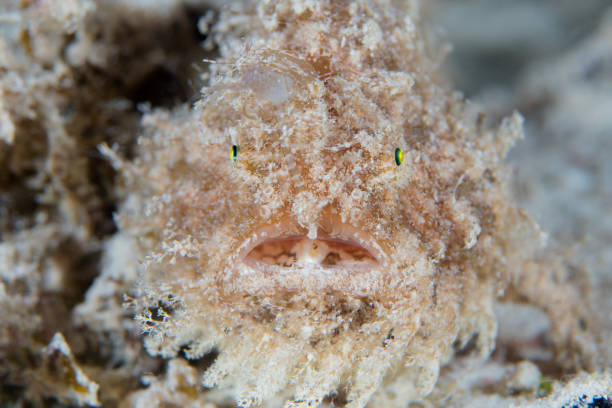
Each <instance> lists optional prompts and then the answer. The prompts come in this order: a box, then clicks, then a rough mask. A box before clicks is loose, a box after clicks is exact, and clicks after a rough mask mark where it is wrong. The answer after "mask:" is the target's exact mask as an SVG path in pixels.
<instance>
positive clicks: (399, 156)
mask: <svg viewBox="0 0 612 408" xmlns="http://www.w3.org/2000/svg"><path fill="white" fill-rule="evenodd" d="M403 162H404V152H403V151H402V149H400V148H399V147H398V148H397V149H395V164H397V165H398V166H399V165H400V164H402V163H403Z"/></svg>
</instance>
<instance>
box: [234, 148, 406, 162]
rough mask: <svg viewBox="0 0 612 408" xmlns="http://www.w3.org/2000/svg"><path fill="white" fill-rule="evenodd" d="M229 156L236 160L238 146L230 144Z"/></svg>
mask: <svg viewBox="0 0 612 408" xmlns="http://www.w3.org/2000/svg"><path fill="white" fill-rule="evenodd" d="M231 157H232V161H236V158H237V157H238V146H236V145H232V152H231ZM396 160H397V159H396Z"/></svg>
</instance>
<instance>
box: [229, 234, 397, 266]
mask: <svg viewBox="0 0 612 408" xmlns="http://www.w3.org/2000/svg"><path fill="white" fill-rule="evenodd" d="M325 227H326V228H325V230H322V229H321V230H319V231H318V233H317V237H316V238H314V239H311V238H309V237H308V236H307V235H306V234H305V233H300V232H299V231H296V228H293V226H288V225H287V224H279V225H276V226H266V227H263V228H260V229H258V230H257V231H256V232H255V233H254V234H253V236H251V237H250V238H249V239H248V242H246V243H245V245H243V248H242V249H241V251H240V259H241V260H242V264H243V265H244V266H246V267H248V268H249V269H255V270H259V271H261V272H274V271H276V272H279V273H282V272H294V271H297V270H300V271H303V272H305V273H307V272H333V271H334V270H344V271H353V272H360V271H367V270H371V269H375V268H377V267H379V266H380V264H381V263H383V261H384V259H385V254H384V252H383V251H382V249H381V248H380V246H379V245H378V244H377V243H376V241H375V240H374V239H372V237H371V236H370V235H369V234H366V233H364V232H363V231H361V230H359V229H357V228H354V227H352V226H350V225H347V224H344V223H340V222H328V223H326V224H325Z"/></svg>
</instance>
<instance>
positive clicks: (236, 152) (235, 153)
mask: <svg viewBox="0 0 612 408" xmlns="http://www.w3.org/2000/svg"><path fill="white" fill-rule="evenodd" d="M231 155H232V161H236V158H237V157H238V146H236V145H233V146H232V153H231Z"/></svg>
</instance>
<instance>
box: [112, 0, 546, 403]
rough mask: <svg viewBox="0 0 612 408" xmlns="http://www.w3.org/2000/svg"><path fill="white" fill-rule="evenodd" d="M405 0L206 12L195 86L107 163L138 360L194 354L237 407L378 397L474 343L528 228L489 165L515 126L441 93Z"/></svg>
mask: <svg viewBox="0 0 612 408" xmlns="http://www.w3.org/2000/svg"><path fill="white" fill-rule="evenodd" d="M418 6H419V5H418V2H416V1H407V2H396V1H391V0H369V1H366V0H363V1H355V2H344V1H332V0H320V1H302V0H287V1H273V0H272V1H261V2H253V3H249V2H241V3H236V4H232V5H230V6H229V7H230V9H228V10H227V11H226V12H224V13H222V14H221V16H220V20H219V22H218V23H217V25H216V28H214V29H213V32H211V33H210V34H209V35H212V36H214V38H216V39H217V40H218V42H219V44H220V54H221V55H220V57H219V61H220V62H223V63H219V64H212V65H211V71H212V73H213V75H212V78H213V79H211V81H210V85H209V86H207V87H205V88H204V89H203V96H202V98H201V100H200V101H199V102H198V103H197V104H196V105H195V106H194V107H193V108H184V109H183V110H182V111H178V110H177V111H176V112H172V114H169V113H168V112H162V111H159V112H155V113H152V114H150V115H148V117H147V118H146V119H145V124H146V125H147V126H148V128H147V129H148V130H147V133H146V134H145V135H143V136H142V137H141V139H140V151H139V154H138V156H137V158H136V159H135V160H134V162H133V163H132V164H131V165H130V166H129V170H128V171H126V173H127V175H126V178H127V183H128V185H127V187H128V190H129V191H130V193H129V195H128V198H127V200H126V203H125V204H124V206H123V209H122V211H121V214H120V216H119V220H120V224H121V227H122V228H123V230H124V231H127V232H128V233H130V234H132V235H133V236H134V237H136V239H137V240H138V242H139V244H140V245H139V248H140V251H141V253H140V254H139V256H140V257H141V259H142V260H143V271H142V281H141V283H140V286H139V296H138V297H137V298H136V299H135V300H134V303H135V305H136V307H138V308H139V309H138V310H139V311H140V315H139V316H140V317H139V319H140V320H141V321H142V326H143V328H144V329H145V330H146V332H147V333H148V335H147V337H146V340H145V341H146V346H147V349H148V351H149V353H151V354H154V355H160V356H163V357H172V356H175V355H178V354H179V353H181V354H184V355H185V356H186V357H187V358H191V359H197V358H201V357H203V356H205V355H207V354H209V353H213V352H214V353H215V354H216V358H215V360H214V362H213V363H212V365H211V366H210V367H208V368H207V369H206V370H203V371H202V373H201V374H202V384H203V385H204V386H205V387H216V388H217V389H219V390H221V392H222V393H225V394H224V395H226V396H230V397H231V398H233V399H234V401H236V402H237V403H238V405H240V406H245V407H246V406H278V404H279V403H278V401H280V400H282V401H284V402H283V404H286V406H287V407H297V406H310V407H314V406H318V405H319V404H320V403H323V401H325V399H326V398H330V396H331V395H336V394H341V395H343V396H344V398H345V399H346V401H347V405H346V406H349V407H363V406H366V405H367V404H371V406H385V407H393V406H396V405H397V406H405V404H406V402H407V401H410V400H414V399H418V398H420V397H422V396H424V395H426V394H428V393H429V392H431V390H432V388H433V387H434V385H435V383H436V380H437V377H438V371H439V368H440V366H441V365H443V364H445V363H446V362H448V361H449V360H450V359H452V358H453V354H454V353H455V351H457V350H458V349H459V348H461V347H462V346H463V345H465V344H466V343H467V342H468V340H470V339H471V338H475V339H476V347H477V350H478V351H480V352H481V353H482V355H486V354H487V353H489V352H490V350H491V348H492V345H493V343H494V337H495V332H496V322H495V318H494V315H493V312H492V306H493V302H494V300H495V299H496V297H497V296H499V295H500V294H501V293H502V292H503V290H504V288H505V287H506V284H507V282H509V281H510V280H511V278H512V275H513V274H514V273H516V272H514V271H515V270H517V269H518V266H517V265H520V263H521V262H522V261H523V260H524V259H525V257H528V256H530V254H529V253H526V252H525V251H524V250H523V248H525V245H524V243H525V241H526V240H531V239H534V238H533V237H534V236H535V235H536V234H535V233H534V232H533V230H534V229H533V227H532V226H531V224H530V222H529V220H528V219H526V218H525V217H524V216H523V215H522V214H521V212H520V211H518V210H517V209H516V208H515V207H514V206H512V204H510V200H509V196H508V194H507V189H506V179H507V174H508V172H507V170H506V169H505V168H504V166H503V157H504V155H505V153H506V151H507V149H508V148H509V147H510V146H511V144H512V143H513V141H514V140H515V139H517V138H519V137H521V135H522V127H521V118H520V116H519V115H518V114H515V115H513V116H511V117H510V118H508V119H506V120H504V121H503V122H502V124H501V126H500V127H499V129H497V130H491V129H486V128H484V127H483V126H482V120H481V118H480V115H479V113H478V111H477V109H476V108H475V107H473V106H471V105H470V104H469V103H466V102H465V101H464V100H463V99H462V97H461V96H460V95H459V94H457V93H454V92H452V91H450V90H449V89H447V87H446V86H445V84H444V83H443V81H442V80H441V79H440V78H439V74H438V67H439V64H440V58H439V55H440V54H441V52H440V50H439V48H436V47H435V46H434V45H433V44H431V43H430V42H428V41H427V40H426V38H429V37H430V36H429V35H428V33H427V30H426V28H427V27H426V25H425V24H424V23H422V21H421V19H420V17H419V11H418V10H419V7H418ZM397 384H401V387H398V386H397ZM386 389H393V392H385V390H386ZM398 390H401V391H398ZM281 406H282V404H281Z"/></svg>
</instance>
